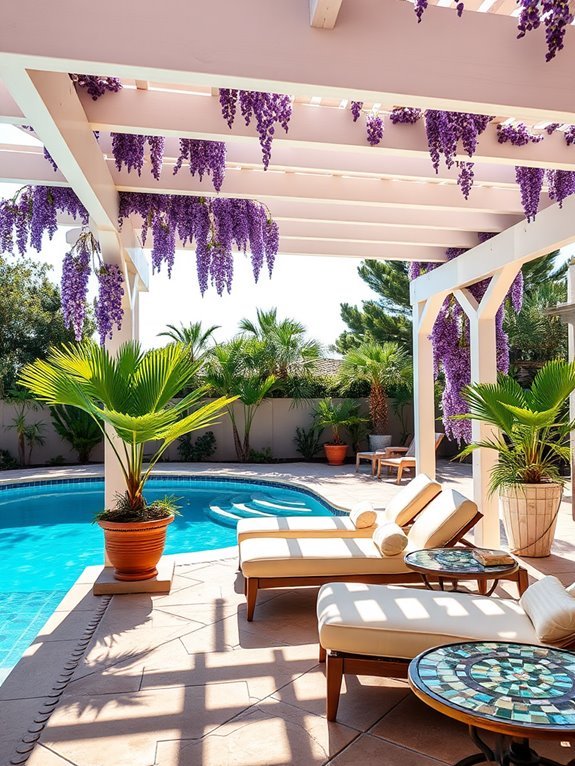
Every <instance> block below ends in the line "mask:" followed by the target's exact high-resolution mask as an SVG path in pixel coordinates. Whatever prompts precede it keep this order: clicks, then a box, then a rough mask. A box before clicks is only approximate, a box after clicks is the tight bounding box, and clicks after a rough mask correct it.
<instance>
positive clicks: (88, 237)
mask: <svg viewBox="0 0 575 766" xmlns="http://www.w3.org/2000/svg"><path fill="white" fill-rule="evenodd" d="M96 250H98V251H99V248H98V244H97V242H96V240H95V239H94V237H93V235H92V234H91V233H90V232H84V233H82V234H81V235H80V237H79V238H78V240H77V242H76V244H75V245H74V246H73V247H72V248H71V249H70V250H69V252H67V253H66V255H65V256H64V260H63V262H62V282H61V297H62V314H63V315H64V325H65V326H66V327H67V328H69V329H71V330H73V331H74V337H75V338H76V340H77V341H80V340H82V335H83V332H84V321H85V318H86V298H87V295H88V282H89V279H90V273H91V271H92V269H91V265H92V256H93V254H94V252H95V251H96Z"/></svg>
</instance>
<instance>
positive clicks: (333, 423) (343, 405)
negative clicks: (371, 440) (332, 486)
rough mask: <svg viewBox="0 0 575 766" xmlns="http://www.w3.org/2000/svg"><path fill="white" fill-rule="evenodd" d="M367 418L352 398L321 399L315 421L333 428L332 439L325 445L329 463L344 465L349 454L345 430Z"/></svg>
mask: <svg viewBox="0 0 575 766" xmlns="http://www.w3.org/2000/svg"><path fill="white" fill-rule="evenodd" d="M366 420H367V418H362V417H361V416H360V414H359V404H358V403H357V402H355V401H353V400H352V399H342V400H341V401H340V402H334V401H333V399H320V400H319V402H317V404H316V408H315V412H314V421H315V424H316V425H317V426H319V427H320V428H330V429H331V439H330V440H329V441H328V442H326V443H325V444H324V445H323V449H324V452H325V456H326V458H327V462H328V463H329V465H343V463H345V457H346V455H347V444H346V442H344V440H343V438H342V435H343V431H344V430H347V429H349V428H350V427H351V426H354V425H357V424H359V423H364V422H365V421H366Z"/></svg>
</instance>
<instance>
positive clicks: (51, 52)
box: [0, 0, 575, 123]
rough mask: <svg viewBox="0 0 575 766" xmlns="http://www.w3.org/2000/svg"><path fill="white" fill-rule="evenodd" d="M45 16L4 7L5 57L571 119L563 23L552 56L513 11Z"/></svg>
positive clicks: (215, 1)
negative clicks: (560, 44) (520, 33)
mask: <svg viewBox="0 0 575 766" xmlns="http://www.w3.org/2000/svg"><path fill="white" fill-rule="evenodd" d="M50 10H51V12H50V14H46V13H38V12H37V7H36V3H35V2H34V0H21V1H20V2H14V3H5V7H4V8H3V9H2V29H1V33H0V55H3V56H4V57H5V63H8V62H7V61H6V59H9V60H11V61H12V62H13V63H14V62H15V63H17V64H19V65H23V66H26V67H33V68H36V69H46V70H53V71H56V70H57V71H61V72H82V73H85V74H105V75H115V76H123V77H130V78H134V79H137V80H149V81H152V82H154V81H155V82H164V83H175V84H194V83H195V84H202V85H207V86H209V87H236V88H238V87H239V88H245V89H250V90H267V91H275V92H280V93H293V94H296V95H311V96H313V95H322V96H324V97H332V98H338V99H342V98H356V99H358V100H362V101H372V102H381V103H390V104H400V105H406V106H415V107H423V108H435V109H449V110H459V111H469V112H476V113H481V114H506V115H509V116H510V117H518V118H519V119H523V118H524V117H529V118H532V119H533V120H550V121H554V122H566V123H575V92H574V90H573V60H572V56H571V55H569V51H570V50H572V49H573V48H572V46H573V43H574V42H575V30H573V29H572V28H571V27H569V28H568V29H567V34H566V40H565V48H566V51H565V52H564V54H563V55H562V56H558V57H557V58H556V59H555V60H554V61H553V62H551V63H549V64H548V63H546V62H545V58H544V52H545V44H544V35H543V33H542V32H540V33H539V34H537V33H536V34H530V35H527V37H526V38H525V39H523V40H520V41H518V40H516V35H517V20H516V19H515V18H512V17H508V16H499V15H495V14H490V13H468V14H467V15H466V16H465V18H464V19H463V20H461V19H459V18H458V17H457V14H456V13H454V12H453V10H452V9H448V8H442V7H438V6H433V5H430V7H429V8H428V9H427V11H426V14H425V20H424V23H422V24H420V25H418V24H417V22H416V19H415V17H414V13H413V8H412V6H411V4H410V3H405V2H403V3H400V2H396V0H353V2H349V3H347V4H344V5H343V6H342V9H341V12H340V14H339V19H338V24H337V26H336V27H335V29H333V30H332V31H331V32H330V33H329V34H324V33H323V32H321V31H320V30H317V29H314V28H311V27H310V26H309V25H308V23H307V19H306V18H302V3H301V2H294V0H274V2H273V3H270V2H269V0H243V2H241V3H238V2H233V0H212V2H210V3H205V2H204V1H203V0H164V3H163V5H162V12H161V13H160V14H158V13H157V12H155V11H154V9H153V8H152V7H151V6H150V7H149V8H148V7H147V6H146V5H145V4H141V3H140V4H138V5H137V6H135V5H134V3H131V2H123V3H118V2H117V0H101V2H100V3H99V6H98V13H97V14H94V13H92V12H91V10H90V8H89V6H86V5H79V4H78V3H77V2H76V0H53V2H52V3H51V6H50ZM62 19H66V34H65V35H63V34H62V29H61V22H62ZM246 19H250V20H253V22H252V23H246ZM256 22H257V23H256ZM126 29H129V30H130V34H129V35H126V34H125V30H126ZM240 29H241V34H238V30H240ZM87 30H89V33H87ZM214 30H217V34H215V33H214ZM145 40H148V41H150V40H153V41H155V44H153V45H145V44H142V41H145ZM487 46H488V48H489V55H488V56H486V55H485V51H486V47H487ZM345 51H348V52H350V53H351V52H353V55H342V52H345ZM438 51H440V52H441V55H438Z"/></svg>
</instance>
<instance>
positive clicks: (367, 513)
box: [349, 500, 377, 529]
mask: <svg viewBox="0 0 575 766" xmlns="http://www.w3.org/2000/svg"><path fill="white" fill-rule="evenodd" d="M349 518H350V519H351V521H352V524H353V525H354V526H355V528H356V529H365V528H366V527H373V526H374V525H375V521H376V519H377V513H376V512H375V511H374V509H373V505H372V504H371V503H370V502H369V501H368V500H362V501H361V502H359V503H356V504H355V505H354V506H353V508H352V509H351V511H350V514H349Z"/></svg>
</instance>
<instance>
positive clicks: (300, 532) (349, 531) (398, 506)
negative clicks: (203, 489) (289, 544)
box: [237, 473, 441, 545]
mask: <svg viewBox="0 0 575 766" xmlns="http://www.w3.org/2000/svg"><path fill="white" fill-rule="evenodd" d="M440 492H441V484H439V482H437V481H434V480H433V479H430V478H429V476H427V475H426V474H424V473H421V474H419V475H418V476H416V477H415V478H414V479H413V480H412V481H410V482H409V484H406V485H405V487H403V489H401V490H400V491H399V492H398V493H397V494H396V495H395V497H393V498H392V499H391V500H390V502H389V503H388V504H387V506H386V508H385V510H384V511H377V516H376V522H375V524H373V525H371V526H368V527H360V528H359V529H358V528H357V527H356V526H355V524H354V522H353V520H352V518H350V516H349V515H345V516H269V517H265V518H259V519H240V521H238V525H237V535H238V545H239V544H240V543H242V542H243V541H244V540H248V539H250V538H252V537H371V536H372V535H373V532H374V529H375V526H376V525H377V524H378V523H379V524H381V523H383V522H385V521H392V522H395V523H396V524H399V526H401V527H405V526H407V525H408V524H411V522H412V521H413V520H414V518H415V517H416V516H417V514H418V513H420V511H422V510H423V509H424V508H425V506H426V505H428V503H430V502H431V501H432V500H433V498H434V497H436V496H437V495H438V494H439V493H440Z"/></svg>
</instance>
